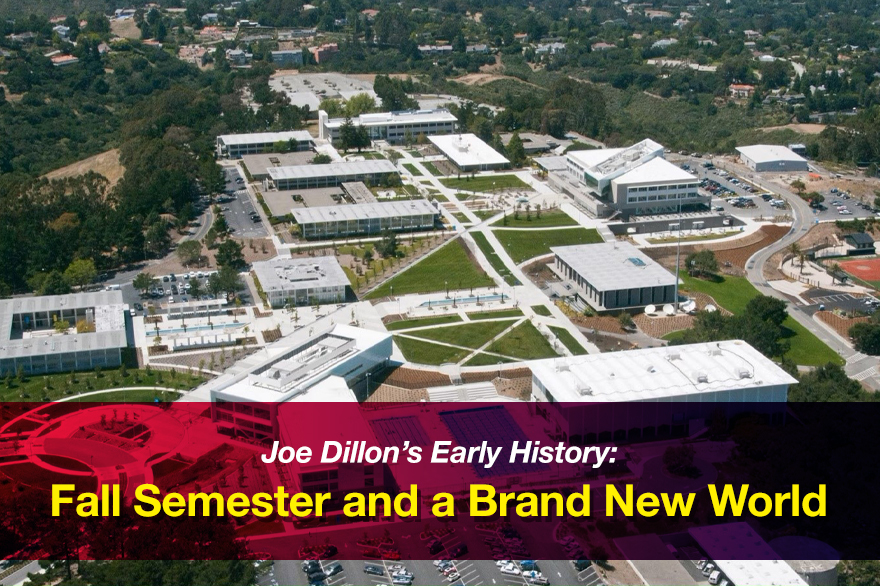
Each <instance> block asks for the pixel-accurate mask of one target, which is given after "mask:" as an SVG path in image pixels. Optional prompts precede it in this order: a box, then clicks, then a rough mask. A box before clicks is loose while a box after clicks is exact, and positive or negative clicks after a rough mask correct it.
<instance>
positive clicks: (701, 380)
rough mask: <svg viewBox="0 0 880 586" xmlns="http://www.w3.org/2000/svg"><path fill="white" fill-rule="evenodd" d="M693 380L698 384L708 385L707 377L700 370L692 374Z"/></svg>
mask: <svg viewBox="0 0 880 586" xmlns="http://www.w3.org/2000/svg"><path fill="white" fill-rule="evenodd" d="M694 378H695V379H696V380H697V382H698V383H708V382H709V375H708V374H706V373H705V372H703V371H701V370H698V371H697V372H695V373H694Z"/></svg>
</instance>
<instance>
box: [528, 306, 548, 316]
mask: <svg viewBox="0 0 880 586" xmlns="http://www.w3.org/2000/svg"><path fill="white" fill-rule="evenodd" d="M532 311H534V312H535V313H536V314H538V315H543V316H544V317H550V315H551V314H550V309H549V308H548V307H547V306H546V305H533V306H532Z"/></svg>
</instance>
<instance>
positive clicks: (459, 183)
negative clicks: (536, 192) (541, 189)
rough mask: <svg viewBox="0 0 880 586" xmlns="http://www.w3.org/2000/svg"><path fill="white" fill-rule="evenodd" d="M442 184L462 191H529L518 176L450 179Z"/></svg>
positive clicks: (482, 176) (444, 180)
mask: <svg viewBox="0 0 880 586" xmlns="http://www.w3.org/2000/svg"><path fill="white" fill-rule="evenodd" d="M440 182H441V183H442V184H443V185H445V186H446V187H448V188H450V189H458V190H460V191H482V192H487V191H492V190H493V189H529V186H528V184H526V182H525V181H523V180H522V179H520V178H519V177H517V176H516V175H478V176H476V177H471V176H469V175H468V176H466V177H448V178H446V179H441V180H440Z"/></svg>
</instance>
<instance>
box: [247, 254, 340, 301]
mask: <svg viewBox="0 0 880 586" xmlns="http://www.w3.org/2000/svg"><path fill="white" fill-rule="evenodd" d="M252 270H253V272H254V274H255V275H256V277H257V280H259V282H260V287H261V288H262V290H263V292H264V293H265V294H266V299H267V301H268V302H269V304H270V305H271V306H272V307H274V308H278V307H284V306H286V305H316V304H322V303H342V302H343V301H345V290H346V288H347V287H348V285H349V281H348V277H346V276H345V273H344V272H343V270H342V267H340V266H339V262H338V261H337V260H336V257H335V256H316V257H307V258H291V257H289V256H277V257H275V258H273V259H270V260H264V261H260V262H255V263H253V265H252Z"/></svg>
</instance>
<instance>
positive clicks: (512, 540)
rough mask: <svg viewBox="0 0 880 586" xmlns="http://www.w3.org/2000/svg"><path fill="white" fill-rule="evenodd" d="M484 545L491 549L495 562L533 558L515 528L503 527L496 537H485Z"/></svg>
mask: <svg viewBox="0 0 880 586" xmlns="http://www.w3.org/2000/svg"><path fill="white" fill-rule="evenodd" d="M483 543H485V544H486V545H487V546H488V547H489V551H491V552H492V558H493V559H495V560H503V559H508V558H529V557H531V554H530V553H529V551H528V550H527V549H526V546H525V544H524V543H523V540H522V537H520V534H519V533H518V532H517V530H516V529H514V528H513V527H501V528H500V529H498V531H497V532H496V533H495V534H494V535H489V536H487V537H484V538H483Z"/></svg>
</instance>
